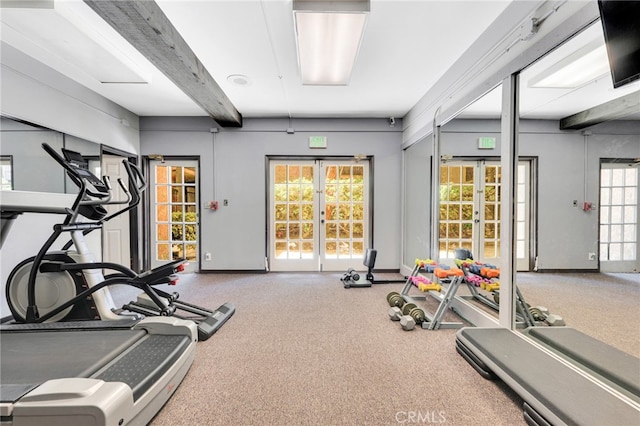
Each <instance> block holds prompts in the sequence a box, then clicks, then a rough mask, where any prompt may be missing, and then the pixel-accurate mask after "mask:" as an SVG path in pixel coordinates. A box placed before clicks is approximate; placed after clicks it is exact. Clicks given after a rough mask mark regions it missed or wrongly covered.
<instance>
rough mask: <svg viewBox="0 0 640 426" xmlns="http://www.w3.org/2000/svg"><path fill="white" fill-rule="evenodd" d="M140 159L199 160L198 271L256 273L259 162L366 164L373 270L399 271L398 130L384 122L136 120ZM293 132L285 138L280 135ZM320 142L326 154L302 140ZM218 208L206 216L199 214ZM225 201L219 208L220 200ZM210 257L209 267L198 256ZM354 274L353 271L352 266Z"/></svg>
mask: <svg viewBox="0 0 640 426" xmlns="http://www.w3.org/2000/svg"><path fill="white" fill-rule="evenodd" d="M140 126H141V136H140V140H141V152H142V154H143V155H149V154H163V155H184V156H194V155H196V156H200V164H201V170H200V178H201V181H200V182H201V184H200V194H201V201H202V205H201V240H202V245H201V268H202V269H203V270H264V269H265V256H266V248H265V247H266V227H267V212H266V202H267V200H266V170H265V167H266V161H265V159H266V157H267V156H310V157H311V156H353V155H355V154H365V155H371V156H373V158H374V181H373V185H374V206H373V215H374V226H373V238H374V245H375V247H376V248H377V249H378V258H377V262H376V268H380V269H397V268H398V267H399V264H400V234H401V232H400V205H401V199H400V187H401V158H402V151H401V149H400V144H401V138H402V134H401V128H402V127H401V124H400V123H399V122H398V123H397V124H396V127H390V126H389V123H388V120H387V119H353V120H349V119H340V120H338V119H336V120H333V119H296V120H293V121H292V122H290V121H289V119H245V122H244V125H243V127H242V128H241V129H220V131H219V132H218V133H211V132H210V129H211V128H212V127H215V123H214V122H213V121H211V120H210V119H207V118H204V117H183V118H177V117H173V118H165V117H143V118H141V119H140ZM291 127H292V128H294V129H295V133H294V134H288V133H287V132H286V129H287V128H291ZM312 135H325V136H327V139H328V148H327V149H322V150H318V149H310V148H309V147H308V138H309V136H312ZM214 199H215V200H218V201H220V208H219V210H218V211H216V212H213V211H209V210H206V209H205V204H206V203H208V202H209V201H212V200H214ZM224 199H226V200H229V205H228V206H226V207H225V206H222V200H224ZM205 252H211V253H212V259H211V261H204V259H203V257H204V256H203V253H205ZM354 266H358V265H354Z"/></svg>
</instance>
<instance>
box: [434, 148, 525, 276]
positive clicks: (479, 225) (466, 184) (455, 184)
mask: <svg viewBox="0 0 640 426" xmlns="http://www.w3.org/2000/svg"><path fill="white" fill-rule="evenodd" d="M517 174H518V181H517V190H518V191H517V194H518V196H517V201H516V203H517V207H516V215H517V217H516V240H517V242H516V247H515V250H516V257H517V266H518V270H521V271H527V270H529V228H530V227H529V216H530V215H529V211H530V183H529V181H530V176H529V175H530V163H529V162H526V161H521V162H520V163H519V164H518V171H517ZM501 175H502V169H501V166H500V163H499V162H497V161H485V160H480V161H458V162H447V163H445V164H442V165H441V166H440V230H439V243H438V244H439V256H440V259H441V260H443V259H453V258H454V257H455V256H454V254H455V249H457V248H462V249H467V250H469V251H471V253H473V256H474V259H475V260H479V261H482V262H486V263H492V264H498V263H499V261H500V217H501V208H500V201H501V193H502V187H501V185H502V182H501V180H502V179H501Z"/></svg>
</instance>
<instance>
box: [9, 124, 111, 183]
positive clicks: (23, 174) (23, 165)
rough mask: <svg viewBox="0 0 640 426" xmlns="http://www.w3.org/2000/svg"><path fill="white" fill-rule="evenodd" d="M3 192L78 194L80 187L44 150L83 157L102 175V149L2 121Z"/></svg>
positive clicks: (72, 138)
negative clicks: (66, 150)
mask: <svg viewBox="0 0 640 426" xmlns="http://www.w3.org/2000/svg"><path fill="white" fill-rule="evenodd" d="M0 142H1V143H0V159H1V163H0V165H1V173H2V190H15V191H35V192H53V193H65V192H67V193H75V192H77V187H76V186H75V185H74V184H73V183H71V182H70V181H69V180H68V178H67V177H66V176H65V173H64V171H63V169H62V167H61V166H60V165H59V164H58V163H56V162H55V160H53V159H52V158H51V157H50V156H49V154H47V153H46V152H45V151H44V150H43V149H42V144H43V143H47V144H49V145H50V146H51V147H52V148H54V149H55V150H56V151H58V152H59V151H60V149H61V148H62V147H65V148H67V149H70V150H73V151H76V152H79V153H81V154H82V156H83V157H84V159H85V160H87V163H88V165H89V167H90V168H91V169H92V171H93V172H94V173H95V174H96V175H97V176H101V174H100V170H99V168H100V145H99V144H97V143H93V142H90V141H87V140H84V139H80V138H77V137H75V136H71V135H68V134H64V133H61V132H58V131H55V130H51V129H47V128H44V127H39V126H36V125H33V124H31V123H25V122H22V121H18V120H14V119H12V118H9V117H0Z"/></svg>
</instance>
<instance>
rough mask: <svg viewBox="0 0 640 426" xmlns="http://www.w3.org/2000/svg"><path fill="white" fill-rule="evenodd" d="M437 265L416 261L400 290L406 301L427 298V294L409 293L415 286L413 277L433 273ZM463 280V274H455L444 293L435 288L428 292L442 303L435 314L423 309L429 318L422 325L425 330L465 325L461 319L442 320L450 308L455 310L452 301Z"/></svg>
mask: <svg viewBox="0 0 640 426" xmlns="http://www.w3.org/2000/svg"><path fill="white" fill-rule="evenodd" d="M435 266H436V265H424V266H422V265H421V264H419V263H418V262H416V266H415V267H414V268H413V271H411V275H409V277H408V278H407V281H406V283H405V285H404V287H403V288H402V291H401V292H400V294H401V295H402V298H403V299H404V301H405V303H415V301H417V300H422V301H424V300H426V299H427V296H426V295H418V296H410V295H409V292H410V290H411V288H412V287H414V286H413V284H412V282H411V277H415V276H418V274H420V273H428V274H433V273H434V270H435ZM463 282H464V276H463V275H457V276H453V277H452V278H451V282H450V283H449V285H448V287H447V288H446V290H445V292H444V294H443V293H442V292H438V291H435V290H429V291H427V292H426V293H427V294H428V295H429V296H431V297H433V298H435V299H436V300H439V301H440V304H439V305H438V308H437V309H436V312H435V313H434V314H431V313H430V312H427V311H426V310H424V309H423V311H424V313H425V317H426V318H427V320H428V321H425V322H423V323H422V324H421V327H422V328H423V329H425V330H437V329H440V328H449V329H458V328H462V327H464V326H465V324H464V323H463V322H461V321H459V322H458V321H456V322H450V321H442V318H443V317H444V314H445V312H447V310H448V309H449V308H452V310H453V307H452V306H451V302H452V301H453V299H454V297H455V296H456V292H457V291H458V288H459V287H460V285H461V284H462V283H463ZM454 312H455V310H454Z"/></svg>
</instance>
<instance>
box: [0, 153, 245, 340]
mask: <svg viewBox="0 0 640 426" xmlns="http://www.w3.org/2000/svg"><path fill="white" fill-rule="evenodd" d="M42 147H43V149H44V150H45V151H46V152H47V153H48V154H49V155H51V157H53V158H54V160H56V162H58V163H59V164H60V165H61V166H62V167H63V168H64V169H65V170H66V171H67V175H68V176H69V177H70V179H71V180H72V181H73V182H74V183H75V184H76V185H77V186H78V187H79V192H78V194H77V196H76V198H75V201H74V203H73V205H72V207H71V208H69V209H66V218H65V220H64V222H63V223H61V224H57V225H55V226H54V229H53V233H52V234H51V236H50V237H49V239H48V240H47V241H46V242H45V244H44V245H43V247H42V248H41V249H40V251H39V252H38V254H37V255H36V256H34V257H31V258H28V259H26V260H24V261H23V262H21V263H20V264H18V265H17V266H16V267H15V268H14V269H13V271H12V272H11V274H10V275H9V278H8V280H7V285H6V296H7V304H8V306H9V309H10V310H11V313H12V314H13V317H14V320H15V321H16V322H22V323H25V322H26V323H42V322H53V321H78V320H120V319H123V318H125V319H131V318H132V316H133V317H134V318H141V315H139V314H143V315H146V316H149V315H161V316H168V315H173V316H176V317H179V318H186V319H191V320H193V321H194V322H196V323H197V324H198V337H199V340H206V339H208V338H209V337H211V335H213V334H214V333H215V332H216V331H217V330H218V329H219V328H220V327H222V325H223V324H224V323H225V322H226V321H227V320H228V319H229V318H230V317H231V316H232V315H233V314H234V312H235V307H234V306H233V305H231V304H229V303H225V304H223V305H221V306H220V307H219V308H218V309H217V310H215V311H212V310H208V309H205V308H201V307H198V306H195V305H191V304H188V303H185V302H179V301H178V298H179V295H178V294H177V293H167V292H164V291H161V290H159V289H156V288H153V287H152V286H156V285H159V284H175V283H176V282H177V276H176V274H177V273H178V272H181V271H182V270H183V269H184V266H185V264H186V260H185V259H178V260H175V261H173V262H170V263H167V264H165V265H162V266H159V267H157V268H154V269H152V270H149V271H145V272H143V273H140V274H137V273H135V272H134V271H132V270H131V269H129V268H127V267H125V266H122V265H118V264H115V263H107V262H96V261H95V259H94V257H93V254H92V253H91V251H90V250H89V248H88V246H87V244H86V242H85V239H84V237H85V235H86V234H88V233H89V232H91V231H94V230H96V229H101V228H102V225H103V223H104V222H106V221H108V220H110V219H112V218H114V217H116V216H118V215H121V214H123V213H125V212H127V211H129V210H132V209H134V208H135V207H136V206H138V204H139V203H140V200H141V193H142V191H143V190H144V189H145V188H146V182H145V181H144V178H143V176H142V173H141V172H140V170H139V169H138V168H137V166H135V165H134V164H132V163H130V162H129V161H127V160H124V161H123V165H124V167H125V170H126V173H127V176H128V181H129V187H130V189H131V191H129V190H128V189H127V187H126V185H125V184H124V183H123V182H122V180H120V179H118V183H119V185H120V186H121V188H122V190H123V191H124V193H125V196H126V200H120V201H112V199H111V198H112V195H111V193H112V191H111V186H110V183H109V181H108V179H107V178H105V179H104V180H100V179H99V178H97V177H96V176H95V175H94V174H93V173H91V172H90V171H88V170H86V169H84V168H82V167H81V163H82V161H83V159H82V156H81V155H80V154H79V153H76V152H73V151H69V150H66V149H63V150H62V152H63V155H64V158H63V157H62V156H60V155H59V154H58V153H57V152H56V151H55V150H54V149H53V148H51V147H50V146H49V145H47V144H42ZM107 204H121V205H123V208H122V209H120V210H118V211H116V212H114V213H112V214H111V215H109V214H108V213H107V211H106V209H105V208H104V206H105V205H107ZM80 216H83V217H84V218H86V219H89V221H82V220H81V218H80ZM65 232H69V233H70V234H71V240H70V241H69V242H67V244H65V245H64V246H63V248H62V251H56V252H49V249H50V248H51V246H52V245H53V244H54V242H55V241H56V240H57V239H58V237H59V236H60V235H61V234H63V233H65ZM72 246H73V247H74V248H75V250H71V247H72ZM102 270H110V271H115V272H114V273H112V274H109V275H107V276H106V277H105V276H103V274H102ZM115 284H125V285H130V286H134V287H136V288H139V289H141V290H142V291H143V294H144V297H142V298H139V299H142V300H144V301H146V303H145V305H146V306H145V307H144V308H139V309H137V308H136V306H133V305H134V303H133V302H132V303H131V304H129V305H131V306H129V305H125V306H124V307H123V308H120V309H118V308H116V307H115V303H114V302H113V299H112V297H111V294H110V293H109V290H108V288H107V287H108V286H111V285H115ZM180 310H185V311H186V312H188V314H187V315H188V316H185V315H181V314H180V313H179V311H180ZM127 311H128V312H127Z"/></svg>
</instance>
